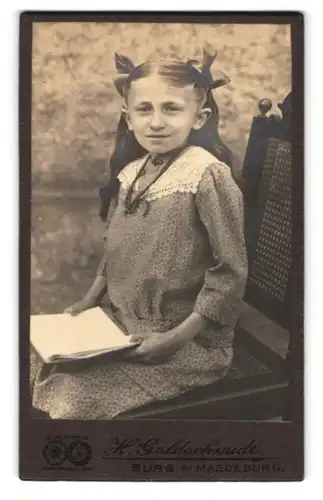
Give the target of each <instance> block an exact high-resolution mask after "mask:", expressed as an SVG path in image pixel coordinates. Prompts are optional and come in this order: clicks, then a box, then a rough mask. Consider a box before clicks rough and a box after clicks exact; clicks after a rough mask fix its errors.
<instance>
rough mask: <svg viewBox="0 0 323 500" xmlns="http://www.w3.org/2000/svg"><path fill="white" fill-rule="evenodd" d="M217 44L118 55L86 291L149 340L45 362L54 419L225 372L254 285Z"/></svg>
mask: <svg viewBox="0 0 323 500" xmlns="http://www.w3.org/2000/svg"><path fill="white" fill-rule="evenodd" d="M214 57H215V55H212V54H208V53H206V52H205V53H204V61H203V65H202V69H201V70H199V69H197V68H196V67H195V66H194V64H193V63H192V62H177V61H175V62H172V61H155V62H146V63H144V64H141V65H140V66H136V67H135V66H134V65H133V64H132V63H131V62H130V60H129V59H127V58H124V57H120V56H117V57H116V61H117V69H118V70H119V72H120V73H121V76H120V78H119V79H118V80H117V81H116V87H117V89H118V91H119V92H120V93H121V95H122V97H123V99H124V108H123V112H122V117H121V119H120V123H119V126H118V133H117V140H116V148H115V152H114V155H113V157H112V160H111V179H110V183H109V186H108V187H107V190H106V193H105V194H107V197H105V198H104V203H103V207H102V211H101V215H102V216H103V217H104V218H106V232H105V236H104V240H105V251H104V256H103V259H102V262H101V264H100V266H99V269H98V274H97V277H96V279H95V281H94V283H93V286H92V287H91V289H90V290H89V292H88V293H87V295H86V296H85V297H84V298H83V299H82V300H81V301H80V302H78V303H76V304H74V305H73V306H71V307H69V308H68V309H67V310H66V311H67V312H70V313H72V314H76V313H78V312H80V311H82V310H85V309H88V308H90V307H93V306H94V305H95V304H96V303H97V301H98V300H99V299H100V298H101V297H102V296H103V295H104V294H105V295H106V299H107V308H108V310H109V313H110V314H112V315H113V316H114V317H115V319H116V321H117V322H119V324H122V325H123V327H124V328H125V329H126V331H127V332H128V333H129V335H131V336H132V339H134V340H137V341H138V340H139V341H140V344H139V345H138V347H135V348H134V350H132V351H131V354H129V353H128V354H120V355H119V358H118V359H114V360H113V361H112V360H109V359H104V358H97V359H95V360H91V361H90V362H87V363H66V364H64V365H54V366H53V367H52V368H51V369H50V370H48V369H47V370H46V371H45V370H44V368H43V367H42V366H41V367H40V369H39V371H38V373H37V376H36V380H35V383H34V387H33V406H34V407H35V408H37V409H40V410H43V411H46V412H48V413H49V415H50V417H51V418H64V419H65V418H77V419H110V418H114V417H116V416H118V415H120V414H122V413H124V412H127V411H129V410H131V409H133V408H136V407H139V406H142V405H145V404H147V403H150V402H152V401H154V400H166V399H169V398H173V397H175V396H177V395H179V394H181V393H183V392H185V391H188V390H190V389H193V388H194V387H197V386H201V385H205V384H209V383H212V382H214V381H216V380H218V379H219V378H221V377H223V376H224V375H225V374H226V372H227V370H228V368H229V365H230V362H231V360H232V354H233V352H232V342H233V334H234V327H235V325H236V322H237V319H238V316H239V312H240V305H241V300H242V297H243V295H244V290H245V283H246V276H247V259H246V252H245V244H244V237H243V204H242V196H241V193H240V191H239V188H238V187H237V185H236V184H235V182H234V180H233V178H232V175H231V169H230V167H229V166H228V165H229V164H230V159H231V156H230V152H229V151H228V149H227V148H226V147H225V146H224V145H223V143H222V142H221V140H220V138H219V135H218V131H217V129H218V110H217V106H216V104H215V101H214V99H213V96H212V89H214V88H216V87H218V86H220V85H223V84H224V83H226V82H227V79H226V77H224V76H223V75H222V76H221V77H220V78H218V79H212V78H211V73H210V65H211V62H212V61H213V59H214Z"/></svg>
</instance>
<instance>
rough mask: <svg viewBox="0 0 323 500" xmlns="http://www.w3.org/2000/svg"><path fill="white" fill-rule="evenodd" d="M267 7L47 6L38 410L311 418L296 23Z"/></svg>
mask: <svg viewBox="0 0 323 500" xmlns="http://www.w3.org/2000/svg"><path fill="white" fill-rule="evenodd" d="M263 18H264V21H263V22H261V23H257V22H255V23H249V24H248V23H235V22H234V19H233V21H232V23H219V24H217V23H215V24H212V23H211V22H210V23H198V22H196V23H194V22H172V21H171V20H170V21H169V22H167V21H162V22H157V23H156V22H143V21H136V22H122V21H120V22H114V21H113V22H112V21H109V19H105V20H102V22H100V21H98V22H91V21H86V20H85V21H79V22H57V21H54V22H49V21H48V22H37V19H36V21H35V22H33V26H32V67H31V76H32V83H31V86H32V104H31V174H30V177H31V200H30V204H31V225H30V339H29V340H30V362H29V371H30V377H29V378H30V383H29V387H30V388H29V392H30V398H29V404H30V412H31V415H32V418H33V419H62V420H114V419H122V420H133V419H150V420H151V419H180V420H194V419H199V420H227V421H256V422H257V421H266V422H272V423H273V425H274V424H275V423H277V422H289V421H291V420H292V416H291V415H292V408H291V397H290V381H291V378H292V376H293V373H292V372H293V366H292V365H291V363H290V362H289V358H290V352H291V330H292V325H293V321H294V319H293V318H291V311H292V310H294V309H295V308H294V306H292V305H291V304H292V301H293V300H294V298H293V293H292V292H293V288H294V287H293V282H292V277H293V276H292V275H293V273H292V239H293V238H292V237H293V234H292V233H293V230H294V229H293V227H292V128H291V116H292V111H293V110H292V102H293V100H292V95H293V94H292V91H293V89H292V36H291V25H290V24H288V23H283V22H277V23H273V22H268V23H266V21H265V16H263ZM300 303H301V302H300ZM300 314H301V313H300Z"/></svg>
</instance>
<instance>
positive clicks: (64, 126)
mask: <svg viewBox="0 0 323 500" xmlns="http://www.w3.org/2000/svg"><path fill="white" fill-rule="evenodd" d="M204 42H208V43H211V44H212V45H213V46H214V47H215V49H216V50H217V51H218V56H217V59H216V62H215V63H214V67H216V68H217V69H219V70H221V71H224V72H225V73H226V74H227V75H228V76H229V77H230V78H231V82H230V84H229V85H227V86H226V87H223V88H220V89H218V90H216V91H215V97H216V100H217V102H218V105H219V108H220V132H221V135H222V139H223V140H224V142H226V143H227V144H228V146H229V147H230V148H231V149H232V151H233V153H234V158H235V161H234V170H235V173H236V175H237V176H239V173H240V170H241V164H242V161H243V158H244V154H245V149H246V145H247V140H248V135H249V130H250V124H251V121H252V118H253V116H254V114H255V113H257V105H258V102H259V100H260V99H262V98H264V97H267V98H269V99H271V100H272V101H273V103H274V107H273V111H274V112H277V108H276V105H277V103H279V102H281V101H282V100H283V98H284V97H285V96H286V94H287V93H288V92H289V90H290V88H291V50H290V49H291V48H290V32H289V27H288V26H284V25H266V24H264V25H234V24H212V25H211V24H210V25H198V24H151V23H147V24H141V23H138V24H129V23H102V24H101V23H39V24H37V23H35V24H34V38H33V96H32V99H33V113H32V187H33V200H32V237H31V246H32V255H31V273H32V290H31V292H32V295H31V308H32V312H58V311H60V310H62V309H63V308H65V307H66V306H67V305H69V304H70V303H72V302H74V301H75V300H77V299H79V298H81V297H82V295H83V294H84V293H85V290H86V288H87V287H88V286H89V284H90V282H91V280H92V279H93V277H94V274H95V270H96V266H97V264H98V260H99V259H100V253H101V231H102V223H101V222H100V220H99V218H98V199H97V197H96V194H97V188H98V187H99V186H101V185H103V184H104V183H105V181H106V178H107V172H108V161H109V156H110V154H111V151H112V148H113V143H114V137H115V131H116V126H117V122H118V118H119V112H120V105H121V101H120V97H119V96H118V94H117V92H116V90H115V88H114V86H113V83H112V78H113V76H114V74H115V69H114V52H115V51H117V52H119V53H121V54H124V55H127V56H129V57H130V58H131V59H132V60H133V61H134V62H135V63H137V64H139V63H141V62H143V61H144V60H145V59H146V58H148V57H149V56H151V55H154V54H156V52H157V53H158V54H159V55H167V56H168V55H172V56H175V57H176V56H177V57H180V58H183V57H184V58H199V57H200V56H201V52H202V49H203V44H204Z"/></svg>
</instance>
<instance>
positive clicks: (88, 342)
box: [30, 307, 133, 361]
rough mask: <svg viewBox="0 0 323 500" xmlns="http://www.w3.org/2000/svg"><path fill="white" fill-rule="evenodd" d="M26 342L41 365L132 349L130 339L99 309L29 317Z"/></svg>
mask: <svg viewBox="0 0 323 500" xmlns="http://www.w3.org/2000/svg"><path fill="white" fill-rule="evenodd" d="M30 341H31V343H32V345H33V346H34V348H35V349H36V351H37V352H38V353H39V355H40V356H41V357H42V358H43V360H44V361H50V358H52V357H61V358H62V357H63V358H69V357H70V358H73V356H75V357H76V358H77V357H80V356H83V357H84V355H85V354H86V353H87V352H88V353H89V355H90V354H91V353H93V352H95V351H97V352H98V353H100V352H104V351H109V350H115V349H121V348H125V347H127V346H132V345H133V344H132V343H131V342H130V337H128V336H127V335H125V334H124V333H123V331H122V330H121V329H120V328H119V327H118V326H117V325H116V324H115V323H114V322H113V321H112V320H111V319H110V318H109V316H108V315H107V314H105V313H104V312H103V311H102V309H101V308H100V307H95V308H93V309H89V310H87V311H84V312H82V313H80V314H78V315H77V316H71V315H70V314H44V315H35V316H31V320H30Z"/></svg>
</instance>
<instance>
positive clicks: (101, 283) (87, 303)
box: [64, 196, 118, 314]
mask: <svg viewBox="0 0 323 500" xmlns="http://www.w3.org/2000/svg"><path fill="white" fill-rule="evenodd" d="M117 202H118V199H117V196H115V197H114V198H113V199H112V200H111V203H110V206H109V212H108V214H107V219H106V228H107V227H108V225H109V223H110V221H111V217H112V215H113V213H114V211H115V209H116V207H117ZM105 265H106V258H105V256H103V258H102V260H101V262H100V265H99V267H98V270H97V275H96V278H95V280H94V282H93V284H92V286H91V287H90V289H89V291H88V292H87V293H86V295H85V297H83V299H81V300H79V301H78V302H76V303H75V304H72V305H71V306H69V307H68V308H67V309H65V311H64V312H65V313H69V314H78V313H80V312H82V311H85V310H86V309H90V308H91V307H93V306H95V304H97V303H98V302H100V301H101V300H102V298H103V297H104V295H105V294H106V292H107V286H106V277H105Z"/></svg>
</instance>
